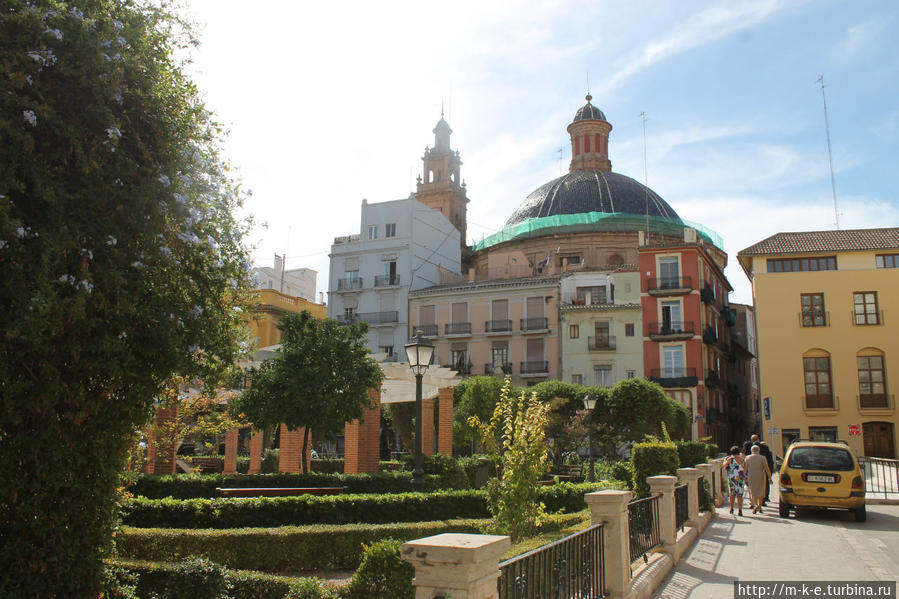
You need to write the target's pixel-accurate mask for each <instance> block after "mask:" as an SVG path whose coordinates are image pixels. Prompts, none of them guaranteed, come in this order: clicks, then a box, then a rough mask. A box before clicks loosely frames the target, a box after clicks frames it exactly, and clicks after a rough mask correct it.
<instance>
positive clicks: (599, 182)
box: [506, 111, 679, 226]
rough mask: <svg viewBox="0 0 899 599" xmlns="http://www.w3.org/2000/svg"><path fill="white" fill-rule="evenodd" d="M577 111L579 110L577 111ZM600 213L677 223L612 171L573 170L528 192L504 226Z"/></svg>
mask: <svg viewBox="0 0 899 599" xmlns="http://www.w3.org/2000/svg"><path fill="white" fill-rule="evenodd" d="M579 112H580V111H579ZM589 212H604V213H608V214H613V213H614V214H629V215H635V216H646V214H647V212H648V214H649V216H651V217H664V218H667V219H672V220H679V217H678V215H677V213H676V212H675V211H674V210H673V209H672V208H671V206H669V205H668V203H667V202H666V201H665V200H663V199H662V198H661V197H659V195H658V194H657V193H656V192H654V191H653V190H651V189H649V188H648V187H646V186H645V185H643V184H642V183H640V182H638V181H635V180H634V179H631V178H630V177H626V176H624V175H620V174H618V173H613V172H605V171H574V172H571V173H568V174H566V175H564V176H562V177H559V178H558V179H554V180H552V181H550V182H549V183H546V184H544V185H541V186H540V187H538V188H537V189H535V190H534V191H533V192H531V193H530V194H529V195H528V196H527V197H526V198H525V199H524V202H522V204H521V206H519V207H518V210H516V211H515V212H514V213H513V214H512V216H511V217H510V218H509V220H508V221H507V222H506V226H509V225H515V224H518V223H521V222H524V221H526V220H528V219H530V218H540V217H545V216H558V215H565V214H582V213H589Z"/></svg>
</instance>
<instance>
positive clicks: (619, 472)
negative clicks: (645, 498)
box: [609, 460, 634, 487]
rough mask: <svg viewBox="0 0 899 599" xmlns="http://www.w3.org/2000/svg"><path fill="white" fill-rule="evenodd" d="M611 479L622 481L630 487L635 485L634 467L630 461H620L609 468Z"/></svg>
mask: <svg viewBox="0 0 899 599" xmlns="http://www.w3.org/2000/svg"><path fill="white" fill-rule="evenodd" d="M609 477H611V479H612V480H620V481H622V482H624V483H625V484H626V485H627V486H628V487H632V486H633V484H634V465H633V464H632V463H631V461H630V460H618V461H617V462H613V463H612V465H611V466H609Z"/></svg>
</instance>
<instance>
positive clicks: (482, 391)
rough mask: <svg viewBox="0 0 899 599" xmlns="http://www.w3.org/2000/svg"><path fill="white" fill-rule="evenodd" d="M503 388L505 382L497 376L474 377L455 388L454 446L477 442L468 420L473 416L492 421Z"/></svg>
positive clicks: (484, 420)
mask: <svg viewBox="0 0 899 599" xmlns="http://www.w3.org/2000/svg"><path fill="white" fill-rule="evenodd" d="M502 388H503V382H502V381H501V380H500V379H498V378H496V377H495V376H473V377H470V378H467V379H465V380H464V381H462V382H461V383H459V384H458V385H456V387H455V388H453V445H458V446H470V445H471V444H472V442H474V441H477V433H476V431H475V430H474V429H472V428H471V426H469V424H468V420H469V419H470V418H471V417H472V416H477V417H478V418H479V419H480V420H481V421H483V422H487V421H488V420H490V416H491V415H492V414H493V409H494V408H495V407H496V402H497V401H499V395H500V391H502Z"/></svg>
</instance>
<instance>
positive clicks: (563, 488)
mask: <svg viewBox="0 0 899 599" xmlns="http://www.w3.org/2000/svg"><path fill="white" fill-rule="evenodd" d="M614 487H615V484H614V483H608V482H601V483H582V484H577V485H575V484H571V483H560V484H557V485H553V486H550V487H540V489H539V497H540V501H542V502H543V503H544V504H545V505H546V510H547V511H548V512H560V511H561V512H577V511H580V510H582V509H584V508H585V507H586V503H585V502H584V494H585V493H588V492H590V491H593V490H598V489H603V488H614ZM488 516H489V512H488V510H487V500H486V492H485V491H483V490H462V491H438V492H434V493H429V494H425V493H401V494H394V495H331V496H320V497H319V496H300V497H259V498H253V499H144V498H134V499H130V500H128V501H126V502H125V503H124V505H123V506H122V522H123V524H126V525H128V526H137V527H142V528H243V527H257V526H265V527H271V526H298V525H302V524H352V523H367V524H383V523H390V522H429V521H435V520H448V519H452V518H486V517H488Z"/></svg>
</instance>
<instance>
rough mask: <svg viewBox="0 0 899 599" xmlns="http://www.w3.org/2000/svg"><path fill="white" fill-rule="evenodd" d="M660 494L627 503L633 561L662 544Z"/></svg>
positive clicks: (644, 556)
mask: <svg viewBox="0 0 899 599" xmlns="http://www.w3.org/2000/svg"><path fill="white" fill-rule="evenodd" d="M659 497H660V496H659V495H656V496H653V497H646V498H644V499H637V500H636V501H632V502H630V503H629V504H628V505H627V516H628V518H627V519H628V524H629V528H630V536H631V538H630V545H631V563H634V562H635V561H637V560H638V559H640V558H641V557H642V558H643V561H648V559H647V557H646V554H647V553H649V552H650V551H651V550H652V549H654V548H655V547H658V546H659V545H660V544H661V540H660V539H661V537H660V534H659Z"/></svg>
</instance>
